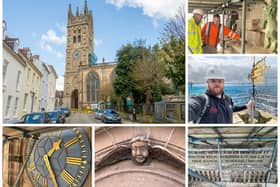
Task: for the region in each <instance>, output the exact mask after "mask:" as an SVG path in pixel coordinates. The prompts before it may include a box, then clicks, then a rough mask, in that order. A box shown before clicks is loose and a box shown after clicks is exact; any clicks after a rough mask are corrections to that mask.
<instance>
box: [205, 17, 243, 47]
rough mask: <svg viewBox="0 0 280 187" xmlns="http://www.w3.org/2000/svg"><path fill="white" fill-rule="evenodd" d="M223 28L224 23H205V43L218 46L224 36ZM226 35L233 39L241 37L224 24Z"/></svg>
mask: <svg viewBox="0 0 280 187" xmlns="http://www.w3.org/2000/svg"><path fill="white" fill-rule="evenodd" d="M222 32H223V28H222V25H221V24H219V26H217V25H215V24H214V23H213V22H208V23H205V24H204V25H203V27H202V30H201V35H202V40H203V42H204V43H205V44H207V45H209V46H212V47H217V45H218V44H219V43H220V41H221V38H222ZM224 35H225V36H228V37H230V38H232V39H236V40H238V39H240V35H239V34H237V33H235V32H233V31H232V30H230V29H229V28H228V27H226V26H224Z"/></svg>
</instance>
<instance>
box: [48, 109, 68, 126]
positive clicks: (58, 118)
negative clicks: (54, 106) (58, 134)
mask: <svg viewBox="0 0 280 187" xmlns="http://www.w3.org/2000/svg"><path fill="white" fill-rule="evenodd" d="M48 115H49V118H50V119H51V122H52V123H65V115H64V114H63V113H62V112H61V111H59V110H57V111H52V112H48Z"/></svg>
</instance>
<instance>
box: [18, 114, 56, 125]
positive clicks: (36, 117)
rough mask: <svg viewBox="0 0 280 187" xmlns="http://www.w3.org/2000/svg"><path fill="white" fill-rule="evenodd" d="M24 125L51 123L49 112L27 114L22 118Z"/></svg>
mask: <svg viewBox="0 0 280 187" xmlns="http://www.w3.org/2000/svg"><path fill="white" fill-rule="evenodd" d="M21 120H22V123H29V124H34V123H35V124H38V123H51V120H50V118H49V115H48V113H47V112H34V113H29V114H25V115H24V116H22V117H21Z"/></svg>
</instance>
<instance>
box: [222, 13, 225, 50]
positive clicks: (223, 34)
mask: <svg viewBox="0 0 280 187" xmlns="http://www.w3.org/2000/svg"><path fill="white" fill-rule="evenodd" d="M222 13H223V21H222V53H223V54H224V53H225V31H224V28H225V9H224V8H223V11H222Z"/></svg>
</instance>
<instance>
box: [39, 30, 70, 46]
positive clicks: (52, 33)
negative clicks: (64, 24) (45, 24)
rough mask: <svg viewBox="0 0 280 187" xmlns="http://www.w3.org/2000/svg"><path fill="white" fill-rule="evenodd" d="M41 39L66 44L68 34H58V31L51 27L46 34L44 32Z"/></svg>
mask: <svg viewBox="0 0 280 187" xmlns="http://www.w3.org/2000/svg"><path fill="white" fill-rule="evenodd" d="M41 40H42V41H45V42H50V43H54V44H65V43H66V35H65V34H64V35H62V36H60V37H59V36H57V35H56V32H55V31H54V30H52V29H49V30H48V31H47V33H46V34H42V36H41Z"/></svg>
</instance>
